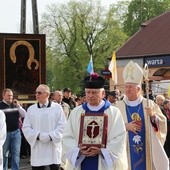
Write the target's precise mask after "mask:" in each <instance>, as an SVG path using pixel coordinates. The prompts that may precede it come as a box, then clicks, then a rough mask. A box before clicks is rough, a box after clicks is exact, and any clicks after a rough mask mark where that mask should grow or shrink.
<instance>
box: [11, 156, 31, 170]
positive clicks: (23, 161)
mask: <svg viewBox="0 0 170 170" xmlns="http://www.w3.org/2000/svg"><path fill="white" fill-rule="evenodd" d="M29 161H30V158H26V159H20V168H19V169H20V170H24V169H25V170H31V166H30V162H29ZM9 170H11V169H9Z"/></svg>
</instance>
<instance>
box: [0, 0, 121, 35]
mask: <svg viewBox="0 0 170 170" xmlns="http://www.w3.org/2000/svg"><path fill="white" fill-rule="evenodd" d="M68 1H69V0H37V6H38V14H39V16H38V17H39V21H40V20H41V14H42V13H43V12H45V9H46V6H47V5H48V4H51V3H65V2H68ZM101 1H102V3H103V4H106V5H108V6H109V4H111V3H114V2H117V1H119V0H101ZM26 2H27V14H26V15H27V16H26V24H27V26H26V28H27V33H29V32H30V31H31V30H32V9H31V2H32V1H31V0H26ZM20 11H21V0H0V33H19V32H20ZM28 27H31V28H28Z"/></svg>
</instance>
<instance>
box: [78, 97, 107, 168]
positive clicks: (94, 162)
mask: <svg viewBox="0 0 170 170" xmlns="http://www.w3.org/2000/svg"><path fill="white" fill-rule="evenodd" d="M103 100H104V101H105V105H104V106H103V107H102V108H101V109H100V110H98V111H91V110H89V108H88V107H87V103H85V104H83V105H82V107H83V109H85V112H86V113H104V111H105V110H106V109H107V108H108V107H109V106H110V103H109V102H108V101H107V100H105V99H103ZM81 170H98V155H97V156H94V157H85V159H84V160H83V161H82V163H81Z"/></svg>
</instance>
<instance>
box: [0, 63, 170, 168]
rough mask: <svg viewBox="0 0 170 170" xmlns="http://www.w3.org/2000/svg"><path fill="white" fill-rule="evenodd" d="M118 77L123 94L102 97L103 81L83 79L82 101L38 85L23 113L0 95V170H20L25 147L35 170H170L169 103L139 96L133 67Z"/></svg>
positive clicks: (9, 96) (7, 92)
mask: <svg viewBox="0 0 170 170" xmlns="http://www.w3.org/2000/svg"><path fill="white" fill-rule="evenodd" d="M122 76H123V80H124V87H125V88H124V94H121V93H120V91H119V90H118V89H115V90H113V91H110V92H107V93H106V91H105V89H104V85H105V80H104V78H103V77H101V76H99V75H98V74H96V73H93V74H91V75H89V76H86V77H85V78H84V86H85V93H83V94H82V95H81V97H75V96H73V94H72V91H71V89H70V88H64V89H63V90H61V91H60V90H56V91H54V92H51V91H50V88H49V87H48V86H47V85H45V84H40V85H39V86H38V87H37V88H36V89H35V97H36V101H37V103H35V104H32V105H31V106H29V107H28V108H27V109H24V108H23V107H22V106H21V105H20V103H19V101H18V100H15V99H13V92H12V90H11V89H4V90H3V92H2V97H3V100H2V101H1V102H0V170H1V169H3V170H7V169H8V163H9V161H10V166H11V169H12V170H19V165H20V158H21V156H23V155H22V154H21V153H22V151H21V150H22V149H23V146H25V147H27V149H28V150H30V151H29V153H28V152H26V154H29V156H30V164H31V167H32V169H33V170H45V169H46V167H48V168H49V169H50V170H60V169H64V170H103V169H105V170H162V169H163V170H169V158H170V134H169V133H170V99H169V98H165V97H164V96H163V95H161V94H159V95H157V96H155V97H154V98H152V99H149V98H146V97H145V96H144V95H143V93H142V86H141V83H142V80H143V76H144V72H143V70H142V69H141V67H140V66H139V65H138V64H137V63H134V62H133V61H130V62H129V63H128V64H127V65H126V67H125V68H124V70H123V75H122ZM19 120H23V122H22V126H20V121H19ZM23 139H24V140H23ZM22 140H23V141H24V142H27V145H23V146H22V142H21V141H22ZM24 156H28V155H24ZM9 158H10V159H9Z"/></svg>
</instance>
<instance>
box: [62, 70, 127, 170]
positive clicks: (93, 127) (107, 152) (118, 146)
mask: <svg viewBox="0 0 170 170" xmlns="http://www.w3.org/2000/svg"><path fill="white" fill-rule="evenodd" d="M104 83H105V82H104V79H103V78H102V77H101V76H99V75H98V74H96V73H92V74H91V75H90V76H87V77H85V79H84V85H85V93H86V101H87V102H86V103H84V104H83V105H80V106H78V107H76V108H74V109H73V110H72V112H71V114H70V117H69V119H68V123H67V126H66V128H65V131H64V136H63V156H65V157H66V158H67V162H68V163H67V169H68V170H120V169H121V170H126V169H127V157H126V148H125V146H126V144H125V136H126V130H125V125H124V122H123V117H122V114H121V113H120V111H119V109H118V108H116V107H114V106H112V105H111V104H110V102H108V101H107V100H105V99H104V97H105V90H104Z"/></svg>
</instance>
